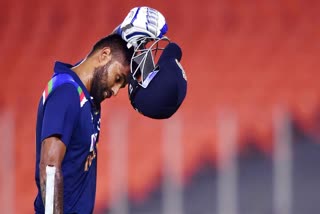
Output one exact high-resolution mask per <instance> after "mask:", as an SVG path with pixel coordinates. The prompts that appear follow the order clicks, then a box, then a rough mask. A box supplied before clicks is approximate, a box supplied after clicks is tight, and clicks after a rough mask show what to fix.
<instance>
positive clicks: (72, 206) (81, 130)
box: [34, 34, 133, 213]
mask: <svg viewBox="0 0 320 214" xmlns="http://www.w3.org/2000/svg"><path fill="white" fill-rule="evenodd" d="M132 53H133V52H132V49H128V48H127V43H126V42H125V41H124V40H123V39H122V38H121V36H119V35H117V34H113V35H109V36H107V37H105V38H103V39H101V40H100V41H98V42H97V43H96V44H95V45H94V47H93V49H92V51H91V52H90V53H89V55H88V56H87V57H86V58H85V59H84V60H83V61H82V62H81V63H80V64H78V65H76V66H73V65H69V64H65V63H62V62H56V63H55V66H54V75H53V77H52V79H51V80H50V81H49V83H48V85H47V87H46V89H45V90H44V92H43V95H42V98H41V100H40V103H39V108H38V117H37V127H36V128H37V130H36V183H37V187H38V195H37V197H36V199H35V203H34V207H35V211H36V213H44V210H45V206H44V204H46V190H47V188H48V185H46V182H47V170H48V167H50V166H51V167H54V169H55V172H54V180H53V181H54V182H53V183H52V184H50V185H52V188H53V189H54V192H53V194H52V195H53V199H52V201H53V204H52V205H53V208H52V209H53V210H54V211H55V212H54V213H92V212H93V206H94V201H95V191H96V173H97V172H96V171H97V161H96V156H97V150H96V143H97V141H98V138H99V131H100V103H101V102H102V101H103V100H104V99H106V98H110V97H111V96H115V95H116V94H117V93H118V92H119V90H120V89H121V88H123V87H124V86H125V85H126V82H127V75H128V74H129V72H130V71H129V70H130V69H129V62H130V59H131V56H132Z"/></svg>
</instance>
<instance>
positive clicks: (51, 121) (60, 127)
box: [41, 84, 80, 146]
mask: <svg viewBox="0 0 320 214" xmlns="http://www.w3.org/2000/svg"><path fill="white" fill-rule="evenodd" d="M79 112H80V98H79V94H78V92H77V89H76V88H75V86H73V85H72V84H63V85H61V86H59V87H57V88H56V89H55V90H54V91H53V92H51V94H50V95H49V97H48V98H47V100H46V103H45V106H44V112H43V121H42V130H41V141H43V140H44V139H46V138H48V137H50V136H53V135H58V136H60V139H61V141H62V142H63V143H64V144H65V145H66V146H68V144H69V142H70V139H71V136H72V132H73V129H74V126H75V124H76V122H77V118H78V115H79Z"/></svg>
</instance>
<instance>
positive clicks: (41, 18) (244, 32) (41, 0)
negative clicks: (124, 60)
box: [0, 0, 320, 213]
mask: <svg viewBox="0 0 320 214" xmlns="http://www.w3.org/2000/svg"><path fill="white" fill-rule="evenodd" d="M143 5H146V6H150V7H154V8H156V9H158V10H159V11H161V12H162V13H163V14H164V16H165V17H166V19H167V23H168V26H169V31H168V34H167V36H168V37H169V38H171V39H172V40H173V41H175V42H177V43H178V44H180V45H181V47H182V50H183V58H182V65H183V66H184V68H185V71H186V73H187V77H188V94H187V97H186V100H185V102H184V103H183V105H182V106H181V108H180V110H179V112H178V113H177V115H175V116H174V117H179V118H180V119H182V121H183V124H184V126H183V139H182V141H183V145H184V148H183V151H184V169H183V172H184V174H185V175H186V177H185V178H186V179H187V178H188V175H191V174H192V172H193V171H194V170H195V169H196V168H197V166H198V165H199V164H200V163H201V162H202V161H204V160H210V161H212V162H213V163H214V162H215V159H216V155H215V154H216V144H215V142H216V137H215V135H216V131H215V130H216V129H215V128H216V127H215V119H216V116H217V114H218V113H219V112H221V111H226V112H234V113H235V115H236V117H237V121H238V123H239V131H240V135H239V136H240V138H239V141H238V142H239V145H240V148H241V147H242V146H244V144H245V142H246V141H245V139H247V138H248V137H250V138H253V139H257V141H256V142H257V144H258V146H259V148H261V149H262V150H263V151H265V152H269V151H270V149H271V148H272V145H271V144H270V143H269V142H270V141H269V139H270V137H271V136H272V132H271V125H272V120H271V118H272V117H271V116H272V112H273V110H274V109H275V108H277V107H278V106H281V107H283V108H284V109H286V110H289V111H290V112H291V113H292V115H293V118H294V119H295V120H296V121H298V122H299V125H300V126H301V127H302V128H303V130H305V131H306V132H309V133H312V132H313V130H314V128H315V126H314V123H315V119H314V118H315V116H316V113H318V106H319V95H320V84H319V83H318V82H319V80H320V73H319V69H320V60H319V55H320V28H319V25H320V18H319V9H320V2H319V1H316V0H304V1H302V0H278V1H270V0H261V1H252V0H243V1H240V0H213V1H210V0H205V1H182V0H177V1H123V0H119V1H105V0H97V1H91V2H89V1H74V0H72V1H62V0H56V1H47V0H29V1H22V0H10V1H1V2H0V17H1V18H0V68H1V69H0V79H1V80H2V84H1V85H0V91H1V92H0V98H1V99H0V110H3V111H5V110H10V111H12V112H13V115H14V120H15V124H16V126H15V136H14V142H15V144H14V147H15V168H14V172H15V174H16V181H15V183H16V190H15V198H16V202H17V204H19V206H17V207H15V209H16V213H32V210H33V200H34V197H35V193H36V186H35V183H34V167H35V166H34V165H35V164H34V162H35V119H36V110H37V104H38V101H39V98H40V95H41V93H42V90H43V89H44V86H45V84H46V83H47V81H48V80H49V78H50V75H51V73H52V69H53V64H54V61H56V60H59V61H60V60H61V61H65V62H69V63H76V62H77V61H78V60H80V59H82V58H83V57H84V56H85V55H86V54H87V53H88V52H89V51H90V49H91V47H92V45H93V44H94V43H95V42H96V41H97V40H98V39H100V38H102V37H104V36H105V35H107V34H109V33H110V32H111V31H112V30H113V29H114V28H115V26H117V25H118V24H119V23H120V22H121V21H122V20H123V18H124V17H125V16H126V15H127V13H128V12H129V10H130V9H131V8H133V7H135V6H143ZM103 108H104V109H103V112H102V133H101V135H102V137H101V139H100V145H99V147H100V148H101V149H100V151H99V152H100V157H99V172H98V174H99V177H98V191H97V208H99V207H101V206H102V205H105V204H106V203H107V201H108V200H109V196H110V194H109V193H110V188H109V187H108V185H107V182H105V181H107V180H108V177H109V174H108V173H109V171H108V161H109V159H108V157H109V154H110V152H112V151H110V148H109V147H108V146H107V145H108V144H107V143H108V130H109V129H108V127H109V126H110V125H112V123H113V121H110V115H111V114H115V113H117V112H122V111H124V112H128V114H127V119H128V124H129V127H130V128H129V136H128V137H129V139H130V141H129V156H128V158H129V172H128V182H129V194H130V196H132V197H134V198H136V199H141V200H142V199H143V198H144V197H146V196H147V193H148V191H150V190H151V189H152V187H153V186H154V185H155V184H156V183H157V182H158V180H159V176H160V175H161V162H162V160H161V143H160V141H161V136H160V134H159V131H158V130H161V128H162V125H163V121H154V120H150V119H147V118H143V117H142V116H141V115H138V114H137V113H136V112H135V111H134V110H133V109H132V107H131V106H130V104H129V101H128V98H127V92H126V90H123V91H122V92H121V93H120V95H119V96H117V98H116V99H112V100H111V101H107V102H105V103H104V104H103ZM141 130H143V135H144V138H143V140H141V132H142V131H141ZM2 143H5V142H2Z"/></svg>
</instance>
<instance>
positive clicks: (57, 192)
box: [40, 168, 63, 214]
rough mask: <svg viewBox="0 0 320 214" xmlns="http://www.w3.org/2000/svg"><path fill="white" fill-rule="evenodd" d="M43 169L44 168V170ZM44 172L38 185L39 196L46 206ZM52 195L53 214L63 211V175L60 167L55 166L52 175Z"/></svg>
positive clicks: (45, 178)
mask: <svg viewBox="0 0 320 214" xmlns="http://www.w3.org/2000/svg"><path fill="white" fill-rule="evenodd" d="M44 171H45V170H44ZM46 180H47V175H46V173H44V174H43V176H41V181H40V187H41V196H42V201H43V204H44V206H46V185H47V183H46ZM53 186H54V191H53V192H54V196H53V210H54V212H53V213H54V214H60V213H63V176H62V171H61V169H59V168H57V170H56V172H55V175H54V184H53Z"/></svg>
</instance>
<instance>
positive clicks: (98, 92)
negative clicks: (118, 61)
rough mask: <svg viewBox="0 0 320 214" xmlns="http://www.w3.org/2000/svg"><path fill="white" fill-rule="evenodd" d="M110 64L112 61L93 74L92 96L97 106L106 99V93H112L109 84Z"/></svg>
mask: <svg viewBox="0 0 320 214" xmlns="http://www.w3.org/2000/svg"><path fill="white" fill-rule="evenodd" d="M110 64H111V61H110V62H108V63H107V64H106V65H104V66H101V67H98V68H95V70H94V72H93V77H92V83H91V90H90V95H91V96H92V97H93V101H94V103H95V105H96V106H100V103H101V102H102V101H103V100H104V99H105V95H104V93H105V91H111V90H110V88H109V86H108V84H107V82H108V72H109V67H110Z"/></svg>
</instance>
